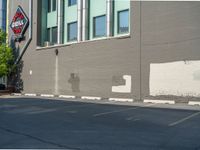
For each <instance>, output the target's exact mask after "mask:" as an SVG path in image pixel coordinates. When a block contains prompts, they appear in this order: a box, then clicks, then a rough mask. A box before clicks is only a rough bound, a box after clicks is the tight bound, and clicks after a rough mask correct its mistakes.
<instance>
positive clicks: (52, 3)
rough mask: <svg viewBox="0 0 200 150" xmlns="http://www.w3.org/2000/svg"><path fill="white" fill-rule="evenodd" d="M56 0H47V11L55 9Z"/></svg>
mask: <svg viewBox="0 0 200 150" xmlns="http://www.w3.org/2000/svg"><path fill="white" fill-rule="evenodd" d="M56 7H57V0H48V12H52V11H56Z"/></svg>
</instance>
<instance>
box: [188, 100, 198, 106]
mask: <svg viewBox="0 0 200 150" xmlns="http://www.w3.org/2000/svg"><path fill="white" fill-rule="evenodd" d="M188 105H200V102H197V101H189V103H188Z"/></svg>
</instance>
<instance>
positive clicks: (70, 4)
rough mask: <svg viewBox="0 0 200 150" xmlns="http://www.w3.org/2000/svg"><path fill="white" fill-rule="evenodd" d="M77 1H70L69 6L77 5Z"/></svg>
mask: <svg viewBox="0 0 200 150" xmlns="http://www.w3.org/2000/svg"><path fill="white" fill-rule="evenodd" d="M76 4H77V0H68V6H72V5H76Z"/></svg>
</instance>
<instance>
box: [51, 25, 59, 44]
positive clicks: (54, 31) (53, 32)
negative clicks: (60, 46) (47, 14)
mask: <svg viewBox="0 0 200 150" xmlns="http://www.w3.org/2000/svg"><path fill="white" fill-rule="evenodd" d="M57 33H58V28H57V27H53V28H52V43H53V44H57Z"/></svg>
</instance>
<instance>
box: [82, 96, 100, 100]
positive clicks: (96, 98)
mask: <svg viewBox="0 0 200 150" xmlns="http://www.w3.org/2000/svg"><path fill="white" fill-rule="evenodd" d="M81 99H88V100H102V98H101V97H92V96H82V97H81Z"/></svg>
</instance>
